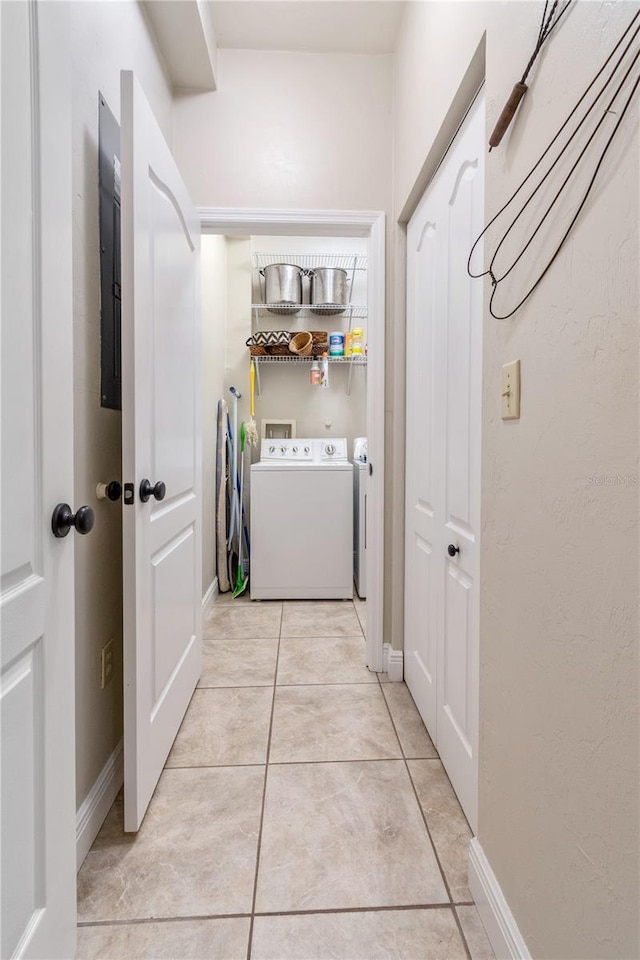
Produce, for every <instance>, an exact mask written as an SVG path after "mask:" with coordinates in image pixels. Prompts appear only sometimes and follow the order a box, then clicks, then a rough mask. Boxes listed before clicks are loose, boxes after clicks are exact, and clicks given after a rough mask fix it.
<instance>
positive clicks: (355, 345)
mask: <svg viewBox="0 0 640 960" xmlns="http://www.w3.org/2000/svg"><path fill="white" fill-rule="evenodd" d="M351 353H352V355H353V356H354V357H356V356H362V354H363V353H364V330H363V329H362V327H354V328H353V330H352V339H351Z"/></svg>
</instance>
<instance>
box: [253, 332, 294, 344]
mask: <svg viewBox="0 0 640 960" xmlns="http://www.w3.org/2000/svg"><path fill="white" fill-rule="evenodd" d="M290 339H291V334H290V332H289V331H288V330H258V331H257V332H256V333H254V334H253V336H252V337H249V339H248V340H247V346H248V347H249V346H251V344H252V343H253V344H255V345H256V346H257V347H273V346H275V345H276V344H278V343H280V344H284V345H285V346H287V345H288V343H289V340H290Z"/></svg>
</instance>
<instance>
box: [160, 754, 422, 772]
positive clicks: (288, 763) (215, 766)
mask: <svg viewBox="0 0 640 960" xmlns="http://www.w3.org/2000/svg"><path fill="white" fill-rule="evenodd" d="M411 759H412V760H420V761H424V760H431V761H434V760H435V757H411ZM390 760H396V761H398V762H400V763H401V762H402V761H403V760H404V757H397V756H396V757H348V758H347V759H345V758H340V759H338V760H272V761H271V763H270V764H269V766H271V767H299V766H305V767H306V766H314V765H317V764H321V763H389V761H390ZM246 767H264V763H199V764H185V765H181V766H175V767H166V768H165V769H166V770H168V771H171V770H224V769H236V768H240V769H244V768H246ZM163 773H164V771H163Z"/></svg>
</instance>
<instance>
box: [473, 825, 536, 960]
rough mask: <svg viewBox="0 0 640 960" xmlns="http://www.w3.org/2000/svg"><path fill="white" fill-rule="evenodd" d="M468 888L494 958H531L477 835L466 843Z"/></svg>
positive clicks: (501, 959) (527, 959)
mask: <svg viewBox="0 0 640 960" xmlns="http://www.w3.org/2000/svg"><path fill="white" fill-rule="evenodd" d="M469 889H470V890H471V893H472V895H473V899H474V900H475V902H476V907H477V908H478V912H479V914H480V917H481V919H482V922H483V924H484V927H485V930H486V931H487V936H488V937H489V940H490V941H491V946H492V947H493V952H494V953H495V955H496V957H497V960H531V954H530V953H529V951H528V949H527V945H526V943H525V942H524V939H523V937H522V934H521V933H520V931H519V929H518V925H517V923H516V921H515V919H514V917H513V914H512V913H511V910H510V909H509V904H508V903H507V901H506V900H505V897H504V894H503V892H502V890H501V888H500V884H499V883H498V881H497V879H496V875H495V873H494V872H493V870H492V869H491V864H490V863H489V861H488V860H487V857H486V855H485V852H484V850H483V849H482V847H481V846H480V842H479V841H478V839H477V838H476V837H474V838H473V840H472V841H471V844H470V846H469Z"/></svg>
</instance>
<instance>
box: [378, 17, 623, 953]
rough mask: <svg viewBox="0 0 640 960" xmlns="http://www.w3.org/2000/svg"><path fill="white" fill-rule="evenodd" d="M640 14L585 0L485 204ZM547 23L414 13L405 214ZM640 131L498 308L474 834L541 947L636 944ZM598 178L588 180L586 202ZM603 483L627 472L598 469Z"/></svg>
mask: <svg viewBox="0 0 640 960" xmlns="http://www.w3.org/2000/svg"><path fill="white" fill-rule="evenodd" d="M636 9H637V5H634V6H633V8H632V5H630V4H627V3H622V2H621V3H616V4H610V3H600V2H580V3H578V4H576V5H575V6H574V7H573V9H572V10H571V12H570V13H568V14H567V17H566V20H565V21H564V23H563V24H562V26H560V27H559V28H558V30H557V32H556V33H555V34H554V35H553V39H552V41H551V42H550V45H549V48H548V51H547V52H546V53H545V55H544V56H543V58H542V59H541V62H540V64H539V66H538V67H537V68H536V69H535V70H534V73H533V74H532V76H531V88H530V92H529V93H528V94H527V97H526V100H525V101H524V103H523V105H522V108H521V110H520V112H519V115H518V118H517V121H516V123H515V125H514V127H513V129H512V131H511V132H510V133H509V134H508V135H507V137H506V138H505V140H504V141H503V144H502V145H501V146H500V147H499V148H498V149H496V150H494V151H493V152H492V153H491V154H490V155H489V156H488V158H487V187H486V207H487V213H488V214H493V213H494V212H495V211H496V210H497V209H499V208H500V206H501V205H502V203H504V201H505V199H506V198H507V197H508V196H509V195H510V192H511V190H512V189H513V188H514V186H515V184H516V183H517V182H518V181H519V180H520V179H521V178H522V177H523V176H524V175H525V173H526V172H528V170H529V168H530V167H531V166H532V164H533V162H534V161H535V159H537V156H538V154H539V152H540V150H541V149H542V147H543V146H544V145H545V143H546V142H547V141H548V140H549V139H550V138H551V136H552V134H553V133H554V132H555V129H556V127H557V126H558V125H559V122H560V120H561V118H563V116H564V115H566V113H568V111H569V109H570V108H571V107H572V106H573V104H574V102H575V101H576V100H577V98H578V96H579V95H580V93H581V92H582V90H583V89H584V87H585V86H586V84H587V82H588V81H589V80H590V79H591V77H592V76H593V74H594V73H595V70H596V69H597V67H598V65H599V64H600V63H601V62H602V61H603V60H604V58H605V56H606V55H607V54H608V52H609V51H610V50H611V48H612V46H613V44H614V42H615V40H616V38H617V36H618V35H619V34H620V33H621V31H622V29H623V27H624V26H625V25H626V24H627V23H628V22H629V21H630V19H631V16H632V14H633V12H635V10H636ZM540 12H541V11H540V5H539V4H525V3H455V4H448V3H424V4H422V3H417V4H410V5H409V7H408V10H407V12H406V16H405V20H404V23H403V27H402V30H401V35H400V41H399V50H398V60H397V69H396V77H395V83H396V107H395V154H394V171H395V173H394V194H395V196H394V208H395V212H396V215H400V212H401V211H402V210H403V208H405V207H406V205H407V203H408V202H409V201H410V198H411V195H412V192H413V188H414V184H415V183H416V182H418V181H419V180H420V177H421V176H423V175H424V170H423V166H424V164H425V160H426V159H427V157H428V155H429V152H430V150H431V147H432V144H433V142H434V140H435V139H436V138H437V137H438V133H439V131H440V130H441V127H442V125H443V124H445V127H446V128H447V129H448V130H450V131H451V132H452V131H453V129H455V125H456V122H457V120H459V119H460V117H459V108H460V104H459V103H456V102H455V101H456V92H457V90H458V88H459V86H460V84H461V83H462V82H463V78H464V77H465V74H466V73H467V71H468V67H469V64H470V62H471V60H472V58H473V56H474V53H475V51H476V50H477V49H478V46H479V45H480V44H481V42H482V38H483V34H484V33H485V31H486V102H487V111H488V117H487V137H488V135H489V132H490V130H491V128H492V126H493V124H494V123H495V120H496V119H497V116H498V114H499V112H500V110H501V108H502V105H503V103H504V101H505V99H506V97H507V95H508V93H509V92H510V90H511V87H512V85H513V82H514V80H515V79H516V78H518V77H519V76H520V74H521V72H522V70H523V68H524V66H525V65H526V63H527V60H528V57H529V54H530V50H531V47H532V44H533V42H534V40H535V36H536V34H537V30H538V27H539V16H540ZM476 66H477V62H476ZM467 80H468V77H467ZM452 103H453V104H454V109H453V110H452V111H451V112H449V111H450V108H451V104H452ZM637 120H638V112H637V104H636V109H635V110H634V111H633V112H632V113H631V114H630V115H629V117H628V120H627V121H626V123H625V128H624V130H623V132H622V134H621V136H620V138H619V139H618V141H617V142H616V143H615V144H614V147H613V148H612V152H611V155H610V157H609V159H608V161H607V163H606V165H605V167H604V168H603V171H602V177H601V179H600V182H599V185H598V187H597V189H596V190H595V192H594V194H593V196H592V198H591V199H590V201H589V204H588V208H587V209H586V210H585V211H584V213H583V215H582V217H581V219H580V221H579V222H578V224H577V225H576V229H575V230H574V233H573V235H572V237H571V239H570V241H569V242H568V244H567V246H566V248H565V249H564V251H563V252H562V254H561V255H560V258H559V259H558V261H557V263H556V264H555V265H554V266H553V268H552V270H551V272H550V273H549V274H548V276H547V277H546V278H545V280H544V281H543V283H542V285H541V286H540V288H539V289H538V290H537V291H536V293H535V294H534V296H533V297H532V298H531V299H530V301H529V302H528V303H527V304H526V305H525V306H524V307H523V308H522V310H520V311H519V312H518V314H516V316H515V317H514V318H513V319H512V320H509V321H505V322H496V321H495V320H493V319H491V318H490V317H489V316H488V315H485V324H484V411H483V443H482V459H483V491H482V521H483V525H482V545H481V549H482V560H481V569H482V584H481V598H482V599H481V638H480V642H481V649H480V656H481V687H480V705H481V742H480V793H479V839H480V842H481V844H482V846H483V848H484V851H485V853H486V854H487V856H488V858H489V861H490V863H491V865H492V867H493V869H494V871H495V873H496V875H497V878H498V880H499V882H500V884H501V886H502V890H503V892H504V894H505V896H506V898H507V900H508V902H509V905H510V907H511V909H512V911H513V913H514V915H515V918H516V921H517V923H518V925H519V927H520V930H521V932H522V934H523V936H524V938H525V940H526V942H527V945H528V947H529V950H530V951H531V953H532V955H533V956H535V957H547V958H552V957H553V958H558V957H565V958H568V957H575V958H578V957H579V958H586V957H598V958H605V957H608V958H620V957H635V956H638V953H639V944H638V909H637V907H638V877H639V871H638V782H639V776H638V757H639V750H638V746H639V744H638V723H637V704H638V684H637V680H638V605H637V599H638V536H637V523H638V486H637V482H638V481H637V478H638V346H639V340H638V322H637V320H638V307H639V302H640V296H639V291H638V262H639V250H638V209H639V196H638V169H639V160H640V157H639V147H638V124H637ZM584 185H585V173H584V172H583V173H581V175H580V176H579V178H578V180H577V182H576V191H577V188H578V186H582V187H584ZM573 196H574V198H575V196H576V192H575V191H574V193H573ZM565 212H566V211H565ZM556 225H557V221H556ZM521 239H522V234H516V236H515V237H514V240H521ZM547 252H548V251H547ZM539 262H540V260H539V259H538V261H537V264H536V265H534V266H537V265H538V264H539ZM533 269H534V268H532V269H531V276H533ZM522 282H523V278H522V277H520V278H518V287H520V286H521V284H522ZM488 292H489V291H488V290H487V294H488ZM516 292H517V288H516V286H515V284H514V286H513V287H512V288H511V289H510V290H508V291H507V294H508V296H509V297H510V298H512V297H513V296H514V295H515V294H516ZM398 320H399V323H400V322H401V316H400V317H399V318H398ZM517 357H519V358H520V359H521V361H522V389H523V393H522V417H521V419H520V420H519V421H516V422H509V423H505V422H503V421H502V420H501V419H500V417H499V409H500V367H501V365H502V364H503V363H505V362H507V361H510V360H512V359H515V358H517ZM401 428H402V425H401V423H400V424H399V428H398V430H399V431H401ZM607 476H613V477H623V478H624V477H626V478H628V480H627V481H626V482H625V481H624V480H618V481H615V482H613V483H611V484H607V483H606V482H605V481H603V482H602V484H598V483H595V482H593V481H592V480H591V479H590V478H592V477H599V478H606V477H607Z"/></svg>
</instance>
